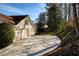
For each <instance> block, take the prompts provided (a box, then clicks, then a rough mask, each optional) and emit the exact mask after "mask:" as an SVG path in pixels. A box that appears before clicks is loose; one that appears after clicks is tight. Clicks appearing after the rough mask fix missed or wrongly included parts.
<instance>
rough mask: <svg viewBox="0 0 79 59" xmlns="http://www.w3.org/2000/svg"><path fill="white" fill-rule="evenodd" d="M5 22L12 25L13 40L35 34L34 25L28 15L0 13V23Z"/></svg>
mask: <svg viewBox="0 0 79 59" xmlns="http://www.w3.org/2000/svg"><path fill="white" fill-rule="evenodd" d="M3 22H7V23H10V24H12V25H13V27H14V31H15V38H14V41H17V40H22V39H26V38H27V37H31V36H33V35H34V34H35V26H34V24H33V23H32V21H31V19H30V17H29V16H28V15H16V16H6V15H3V14H0V23H3Z"/></svg>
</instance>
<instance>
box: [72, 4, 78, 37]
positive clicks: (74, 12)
mask: <svg viewBox="0 0 79 59" xmlns="http://www.w3.org/2000/svg"><path fill="white" fill-rule="evenodd" d="M76 5H77V4H75V3H73V4H72V6H73V16H74V27H75V31H76V36H79V28H78V18H77V10H76Z"/></svg>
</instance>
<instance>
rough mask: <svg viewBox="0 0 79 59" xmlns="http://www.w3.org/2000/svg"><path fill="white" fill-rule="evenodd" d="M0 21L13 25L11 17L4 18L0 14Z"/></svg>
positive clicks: (4, 16)
mask: <svg viewBox="0 0 79 59" xmlns="http://www.w3.org/2000/svg"><path fill="white" fill-rule="evenodd" d="M0 20H2V21H4V22H6V23H10V24H15V23H14V21H13V20H12V17H9V16H6V15H4V14H1V13H0Z"/></svg>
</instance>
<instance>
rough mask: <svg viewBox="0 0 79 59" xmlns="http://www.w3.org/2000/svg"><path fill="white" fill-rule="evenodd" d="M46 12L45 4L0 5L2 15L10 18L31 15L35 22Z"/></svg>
mask: <svg viewBox="0 0 79 59" xmlns="http://www.w3.org/2000/svg"><path fill="white" fill-rule="evenodd" d="M44 11H45V4H44V3H0V13H2V14H5V15H8V16H11V15H29V16H30V18H31V19H32V20H33V21H35V19H36V18H37V17H38V15H39V14H40V13H41V12H44Z"/></svg>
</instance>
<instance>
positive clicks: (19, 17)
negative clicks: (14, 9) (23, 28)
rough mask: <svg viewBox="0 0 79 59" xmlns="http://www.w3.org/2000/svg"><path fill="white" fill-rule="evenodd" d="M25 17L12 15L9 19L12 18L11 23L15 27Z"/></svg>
mask: <svg viewBox="0 0 79 59" xmlns="http://www.w3.org/2000/svg"><path fill="white" fill-rule="evenodd" d="M27 16H28V15H14V16H10V17H12V18H13V21H14V22H15V25H17V24H18V23H19V22H21V21H22V20H23V19H24V18H25V17H27Z"/></svg>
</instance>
